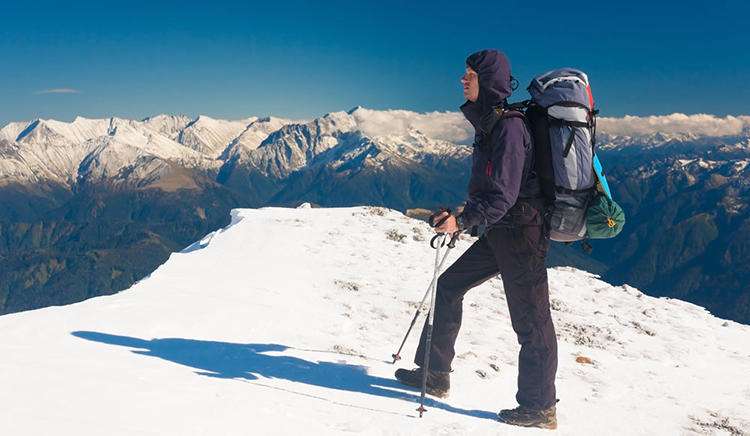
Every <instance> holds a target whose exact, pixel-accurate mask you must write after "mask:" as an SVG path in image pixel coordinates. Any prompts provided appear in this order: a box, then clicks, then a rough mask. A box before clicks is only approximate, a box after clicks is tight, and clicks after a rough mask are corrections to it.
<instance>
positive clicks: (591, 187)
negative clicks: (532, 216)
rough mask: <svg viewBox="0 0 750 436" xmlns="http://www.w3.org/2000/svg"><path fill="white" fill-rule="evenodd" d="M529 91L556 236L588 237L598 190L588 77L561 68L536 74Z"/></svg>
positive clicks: (542, 178) (529, 109)
mask: <svg viewBox="0 0 750 436" xmlns="http://www.w3.org/2000/svg"><path fill="white" fill-rule="evenodd" d="M528 90H529V93H530V94H531V100H530V101H527V102H524V103H525V105H526V106H527V108H526V117H527V119H528V121H529V125H530V128H531V130H532V136H533V138H534V150H535V169H536V172H537V175H538V177H539V180H540V182H541V185H542V191H543V193H544V196H545V198H546V199H547V202H548V213H549V225H550V239H552V240H553V241H559V242H572V241H578V240H582V239H585V238H586V237H587V231H586V211H587V208H588V207H589V205H590V203H591V202H592V200H593V199H594V197H595V196H596V194H597V186H596V184H597V174H596V173H595V172H594V162H595V154H594V152H595V150H594V148H595V136H596V131H595V129H596V113H597V111H596V110H595V109H594V99H593V96H592V94H591V87H590V86H589V80H588V77H587V76H586V74H585V73H583V72H582V71H579V70H576V69H573V68H561V69H558V70H553V71H550V72H548V73H545V74H542V75H541V76H538V77H535V78H534V79H533V80H532V81H531V84H530V85H529V87H528ZM605 184H606V182H605ZM607 194H609V193H608V192H607Z"/></svg>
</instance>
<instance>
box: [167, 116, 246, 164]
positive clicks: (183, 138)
mask: <svg viewBox="0 0 750 436" xmlns="http://www.w3.org/2000/svg"><path fill="white" fill-rule="evenodd" d="M256 120H257V117H252V118H247V119H244V120H237V121H227V120H217V119H214V118H210V117H207V116H205V115H201V116H199V117H198V118H197V119H196V120H195V121H193V122H191V123H190V124H188V126H187V127H185V128H184V129H183V130H182V131H181V132H180V135H179V139H178V140H179V142H180V143H182V144H184V145H186V146H188V147H190V148H192V149H194V150H196V151H199V152H201V153H204V154H207V155H209V156H211V157H213V158H218V157H219V155H221V153H222V152H223V151H224V149H226V148H227V146H229V144H230V142H232V140H233V139H234V138H236V137H237V136H238V135H239V134H240V133H242V132H243V131H244V130H245V129H247V126H248V125H249V124H250V123H252V122H254V121H256Z"/></svg>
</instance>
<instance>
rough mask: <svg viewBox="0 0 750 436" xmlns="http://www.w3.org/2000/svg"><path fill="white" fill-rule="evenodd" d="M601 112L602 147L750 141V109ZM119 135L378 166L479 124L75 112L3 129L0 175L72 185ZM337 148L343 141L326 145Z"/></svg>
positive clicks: (412, 156) (269, 172)
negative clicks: (743, 112)
mask: <svg viewBox="0 0 750 436" xmlns="http://www.w3.org/2000/svg"><path fill="white" fill-rule="evenodd" d="M600 120H601V121H600V123H599V133H600V135H599V136H600V144H601V148H602V149H612V150H616V149H620V148H624V147H629V146H637V147H658V146H661V145H665V144H670V143H674V142H684V141H695V140H697V139H698V138H700V137H702V136H705V135H728V134H734V133H738V132H739V133H742V134H743V135H745V137H738V138H732V137H726V138H725V139H724V140H720V142H719V143H726V144H727V145H726V146H727V147H739V148H743V147H744V148H747V147H746V145H745V142H747V138H746V136H747V134H748V132H750V127H748V126H750V121H748V120H750V117H747V116H727V117H723V118H722V117H717V116H714V115H684V114H672V115H665V116H656V117H632V116H629V117H624V118H606V117H604V118H600ZM112 136H115V137H118V138H119V141H120V143H122V144H123V145H127V146H129V147H120V149H121V150H124V151H127V150H131V149H132V147H135V148H138V149H142V150H146V149H147V148H148V150H146V152H147V153H148V154H149V156H157V157H159V158H160V159H166V160H169V161H170V164H174V163H177V164H178V165H183V166H185V167H187V168H196V167H200V168H202V169H204V170H206V171H209V172H211V171H215V170H216V169H217V168H219V167H221V165H223V164H226V163H229V164H230V165H229V166H228V167H227V168H235V164H238V163H239V164H240V165H241V166H246V167H247V168H244V169H245V170H248V171H256V172H258V173H259V174H260V175H263V176H272V177H277V178H283V177H286V176H287V175H289V174H290V173H292V172H294V171H296V170H299V169H301V168H303V167H305V166H308V165H315V164H318V163H329V162H330V163H331V164H332V165H334V166H336V165H338V166H340V165H343V164H344V163H345V162H341V161H340V158H341V157H344V156H362V155H363V153H366V152H368V150H369V148H371V147H373V146H374V147H375V148H377V153H375V155H374V156H373V157H372V158H370V159H369V160H366V161H363V162H364V163H366V164H367V165H369V166H371V167H381V166H383V165H384V160H390V161H391V162H390V164H397V161H400V162H403V163H408V164H413V163H415V162H416V163H419V162H420V161H421V160H423V159H425V158H428V157H434V156H440V157H452V158H458V159H462V158H465V157H466V156H467V155H468V154H469V153H470V149H469V147H468V146H467V145H468V144H469V143H471V140H472V128H471V126H470V124H469V123H468V122H467V121H466V120H465V119H464V117H463V115H461V114H460V113H459V112H426V113H419V112H413V111H408V110H373V109H367V108H363V107H356V108H354V109H352V110H350V111H349V112H343V111H342V112H331V113H328V114H325V115H323V116H321V117H318V118H315V119H313V120H310V121H303V120H288V119H284V118H276V117H266V118H258V117H248V118H244V119H240V120H221V119H214V118H211V117H208V116H205V115H201V116H199V117H197V118H195V119H191V118H190V117H187V116H185V115H167V114H162V115H156V116H153V117H149V118H146V119H144V120H142V121H140V120H127V119H122V118H103V119H87V118H82V117H77V118H76V119H75V120H74V121H72V122H70V123H66V122H62V121H56V120H46V119H39V120H35V121H33V122H31V123H24V122H19V123H11V124H8V125H7V126H5V127H3V128H2V129H0V141H3V142H4V144H6V145H5V146H4V150H3V153H2V155H0V183H12V182H21V183H34V182H40V181H44V180H52V181H55V182H59V183H62V184H68V185H71V184H73V183H75V181H76V180H78V171H79V164H81V163H82V162H83V161H84V160H91V159H94V158H96V157H95V156H89V153H91V152H93V151H95V150H97V147H98V145H100V144H101V143H102V142H106V141H108V140H109V139H107V138H109V137H112ZM143 138H148V139H147V140H144V139H143ZM717 140H719V138H717ZM129 141H132V142H129ZM737 141H739V142H737ZM743 141H744V142H743ZM144 144H150V145H151V146H149V147H145V146H144ZM175 144H179V145H181V146H182V147H180V146H175ZM160 147H164V150H160ZM10 148H15V149H16V150H15V152H12V151H11V152H9V151H8V150H5V149H10ZM333 148H336V149H337V150H336V151H335V152H332V153H328V151H329V150H331V149H333ZM186 149H191V150H192V151H194V152H195V153H192V154H191V153H188V152H187V151H185V150H186ZM109 157H110V158H111V159H113V162H109V163H106V162H102V165H103V166H108V167H112V168H123V167H124V166H123V164H122V163H123V162H125V161H127V160H128V159H131V158H132V156H131V155H130V154H129V152H126V153H125V154H124V155H117V154H116V153H110V154H109ZM143 157H144V156H141V155H139V158H143ZM140 161H141V162H146V161H147V160H145V159H140ZM185 163H187V164H185ZM110 173H111V174H117V173H118V172H116V171H115V172H110ZM139 173H140V174H150V172H149V171H145V170H141V171H134V172H131V174H133V175H134V176H135V175H136V174H139Z"/></svg>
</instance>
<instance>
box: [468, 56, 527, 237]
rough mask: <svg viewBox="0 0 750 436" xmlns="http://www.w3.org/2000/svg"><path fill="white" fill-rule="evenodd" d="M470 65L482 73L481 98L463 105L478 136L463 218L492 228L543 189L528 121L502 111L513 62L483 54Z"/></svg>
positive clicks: (475, 224) (475, 137)
mask: <svg viewBox="0 0 750 436" xmlns="http://www.w3.org/2000/svg"><path fill="white" fill-rule="evenodd" d="M466 65H468V66H469V67H471V68H472V69H473V70H474V71H476V72H477V74H478V75H479V98H478V99H477V101H476V102H470V101H467V102H466V103H464V104H463V105H462V106H461V111H462V112H463V113H464V116H465V117H466V119H467V120H469V122H470V123H471V124H472V125H473V126H474V131H475V135H474V146H473V147H474V150H473V154H472V167H471V177H470V179H469V189H468V191H469V195H468V199H467V201H466V204H465V206H464V210H463V212H462V213H461V215H460V217H461V222H462V225H463V227H464V228H466V229H469V228H472V227H474V226H479V228H480V229H482V228H483V229H487V228H490V227H492V226H495V225H498V224H502V223H503V222H507V220H503V218H505V217H506V214H507V213H508V211H509V210H510V209H511V208H512V207H513V206H514V205H515V204H516V202H517V201H518V199H519V198H534V197H538V196H539V195H540V189H539V184H538V181H537V180H536V177H534V175H533V171H532V168H533V159H534V157H533V146H532V142H531V136H530V134H529V131H528V129H527V127H526V123H525V122H524V120H523V118H521V117H520V114H518V113H509V112H504V111H503V110H502V108H503V107H505V106H506V104H507V98H508V96H510V94H511V92H512V89H511V75H510V64H509V63H508V58H507V57H506V56H505V55H504V54H503V53H502V52H499V51H497V50H483V51H480V52H477V53H474V54H472V55H470V56H469V57H468V58H467V59H466ZM496 108H500V110H496ZM509 224H512V223H509ZM480 232H481V230H480Z"/></svg>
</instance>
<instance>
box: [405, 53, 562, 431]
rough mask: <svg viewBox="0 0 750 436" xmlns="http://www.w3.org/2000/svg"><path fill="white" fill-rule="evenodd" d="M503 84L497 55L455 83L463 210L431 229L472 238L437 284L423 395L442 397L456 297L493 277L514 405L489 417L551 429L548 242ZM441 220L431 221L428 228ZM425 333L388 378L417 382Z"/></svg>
mask: <svg viewBox="0 0 750 436" xmlns="http://www.w3.org/2000/svg"><path fill="white" fill-rule="evenodd" d="M511 81H512V77H511V72H510V65H509V62H508V59H507V57H506V56H505V55H504V54H503V53H502V52H499V51H497V50H483V51H480V52H477V53H474V54H472V55H470V56H469V57H468V58H467V59H466V72H465V74H464V76H463V77H462V78H461V83H462V85H463V91H464V97H466V100H467V101H466V103H464V104H463V105H462V106H461V111H462V112H463V114H464V116H465V117H466V119H467V120H469V122H470V123H471V124H472V126H473V127H474V130H475V137H474V146H473V155H472V168H471V177H470V180H469V187H468V191H469V192H468V200H467V201H466V204H465V206H464V209H463V212H461V213H460V214H459V215H458V216H450V217H448V218H447V219H446V220H445V221H444V222H443V224H441V225H440V226H439V227H436V228H435V231H436V232H438V233H455V232H458V231H464V230H471V232H472V234H473V235H479V236H480V237H479V239H478V240H477V241H476V242H475V243H474V244H473V245H472V246H471V247H469V249H468V250H466V252H464V254H463V255H461V257H459V258H458V260H456V262H455V263H454V264H453V265H451V266H450V267H449V268H448V269H447V270H446V271H445V272H444V273H442V274H441V275H440V277H439V279H438V283H437V294H436V306H435V314H434V315H435V316H434V326H433V329H434V330H433V336H432V346H431V350H430V370H429V373H428V375H427V388H428V392H429V393H430V394H433V395H436V396H440V397H444V396H446V395H447V393H448V390H449V388H450V371H451V362H452V361H453V357H454V355H455V351H454V345H455V343H456V337H457V335H458V331H459V329H460V327H461V315H462V303H463V297H464V295H465V294H466V292H467V291H468V290H469V289H471V288H473V287H476V286H478V285H479V284H481V283H483V282H485V281H486V280H489V279H491V278H493V277H495V276H497V275H498V274H500V275H501V278H502V280H503V285H504V288H505V295H506V299H507V302H508V310H509V312H510V318H511V324H512V325H513V330H514V331H515V332H516V335H517V336H518V342H519V343H520V344H521V351H520V353H519V358H518V392H517V394H516V400H517V401H518V404H519V406H518V407H516V408H515V409H506V410H501V411H500V413H499V414H498V419H499V420H500V421H502V422H505V423H508V424H513V425H520V426H526V427H541V428H549V429H554V428H557V417H556V411H555V404H556V403H557V399H556V397H555V373H556V371H557V337H556V336H555V328H554V326H553V324H552V317H551V314H550V305H549V288H548V283H547V269H546V266H545V259H546V257H547V250H548V248H549V235H548V231H547V226H546V225H545V206H544V200H543V197H542V193H541V188H540V185H539V181H538V178H537V177H536V173H535V172H534V164H533V162H534V154H533V151H534V147H533V144H532V141H531V136H530V134H529V131H528V129H527V127H526V124H525V122H524V120H523V118H522V116H521V114H520V113H518V112H513V111H507V110H505V107H506V106H507V100H506V99H507V97H508V96H509V95H510V94H511V92H512V89H511ZM446 214H447V212H441V213H439V214H436V215H435V216H434V220H435V222H439V221H440V220H441V219H442V218H444V217H445V216H446ZM426 329H427V323H425V327H424V329H423V330H422V337H421V339H420V342H419V347H418V348H417V352H416V355H415V357H414V362H415V363H416V364H417V365H418V367H417V368H415V369H413V370H405V369H399V370H397V371H396V378H397V379H398V380H399V381H400V382H402V383H404V384H406V385H409V386H417V387H418V386H421V383H422V369H421V368H420V367H419V366H421V365H422V364H423V363H424V358H425V355H424V353H425V351H424V350H425V341H426Z"/></svg>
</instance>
